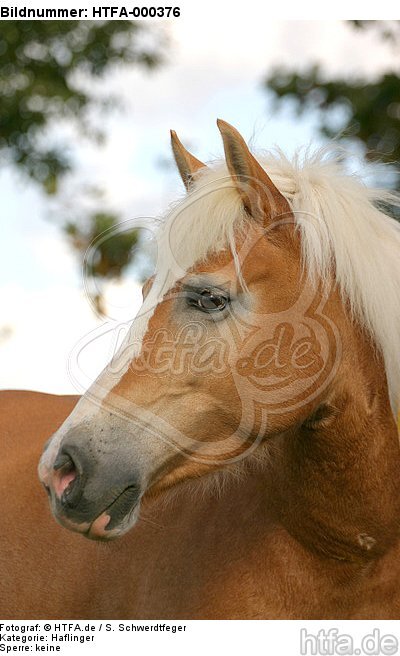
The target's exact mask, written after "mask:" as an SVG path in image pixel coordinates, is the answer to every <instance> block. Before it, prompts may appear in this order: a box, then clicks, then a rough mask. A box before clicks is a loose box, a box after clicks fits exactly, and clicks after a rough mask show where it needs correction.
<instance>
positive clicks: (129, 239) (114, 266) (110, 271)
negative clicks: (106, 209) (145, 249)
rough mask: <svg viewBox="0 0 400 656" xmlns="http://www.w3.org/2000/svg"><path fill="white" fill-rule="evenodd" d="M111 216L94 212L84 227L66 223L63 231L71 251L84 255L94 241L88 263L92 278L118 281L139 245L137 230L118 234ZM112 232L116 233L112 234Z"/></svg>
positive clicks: (114, 220) (114, 219) (113, 216)
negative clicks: (93, 247) (71, 245)
mask: <svg viewBox="0 0 400 656" xmlns="http://www.w3.org/2000/svg"><path fill="white" fill-rule="evenodd" d="M116 225H117V224H116V217H115V215H113V214H105V213H102V212H100V213H96V214H94V215H93V216H92V220H91V222H90V224H89V226H87V227H86V229H85V228H82V227H79V226H77V224H76V223H67V225H66V227H65V230H66V233H67V235H68V237H69V240H70V241H71V243H72V244H73V246H74V248H75V249H76V250H78V251H79V252H83V253H85V252H86V250H87V249H88V248H89V246H90V245H91V244H93V243H94V242H95V251H94V258H93V259H91V261H90V262H89V271H88V273H89V275H90V276H93V277H95V278H119V277H120V276H121V274H122V272H123V271H124V269H125V267H126V266H128V264H130V263H131V262H132V258H133V256H134V247H135V246H136V245H137V243H138V239H139V237H138V232H137V230H129V231H124V232H118V231H115V230H114V229H115V228H116ZM114 232H115V234H113V233H114Z"/></svg>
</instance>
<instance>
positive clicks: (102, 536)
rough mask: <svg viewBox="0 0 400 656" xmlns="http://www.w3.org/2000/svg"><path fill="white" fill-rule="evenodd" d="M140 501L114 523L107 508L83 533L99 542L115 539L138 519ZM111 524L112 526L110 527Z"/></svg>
mask: <svg viewBox="0 0 400 656" xmlns="http://www.w3.org/2000/svg"><path fill="white" fill-rule="evenodd" d="M139 513H140V502H139V503H137V504H136V505H135V506H134V507H133V508H132V510H131V511H130V512H128V513H127V514H126V515H125V517H123V518H122V520H120V521H119V522H118V524H115V520H113V518H112V515H110V514H109V510H107V511H105V512H104V513H102V514H101V515H99V517H97V518H96V519H95V520H94V521H93V522H92V524H91V525H90V527H89V529H88V530H86V531H84V532H83V535H84V536H85V537H86V538H89V540H96V541H101V542H108V541H110V540H116V539H117V538H119V537H121V536H122V535H125V533H127V532H128V531H130V529H131V528H133V526H134V525H135V524H136V522H137V521H138V519H139ZM110 525H112V527H110Z"/></svg>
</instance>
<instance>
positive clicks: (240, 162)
mask: <svg viewBox="0 0 400 656" xmlns="http://www.w3.org/2000/svg"><path fill="white" fill-rule="evenodd" d="M217 124H218V128H219V130H220V132H221V135H222V140H223V143H224V150H225V159H226V163H227V165H228V169H229V172H230V174H231V176H232V179H233V181H234V183H235V185H236V187H237V189H238V191H239V193H240V195H241V197H242V200H243V204H244V207H245V209H246V211H247V212H248V213H249V214H251V215H252V216H255V217H258V216H259V214H260V213H261V216H262V217H263V219H264V220H265V217H268V218H269V219H271V218H274V217H277V216H281V215H283V214H288V213H291V210H290V206H289V203H288V202H287V200H286V198H285V197H284V196H283V195H282V194H281V192H280V191H279V189H277V188H276V187H275V185H274V183H273V182H272V180H271V178H270V177H269V176H268V175H267V173H266V172H265V171H264V169H263V168H262V166H261V165H260V164H259V163H258V162H257V160H256V158H255V157H253V155H252V154H251V152H250V150H249V148H248V146H247V144H246V142H245V140H244V139H243V137H242V136H241V135H240V134H239V132H238V131H237V130H236V129H235V128H234V127H232V125H229V123H226V121H222V120H221V119H218V121H217Z"/></svg>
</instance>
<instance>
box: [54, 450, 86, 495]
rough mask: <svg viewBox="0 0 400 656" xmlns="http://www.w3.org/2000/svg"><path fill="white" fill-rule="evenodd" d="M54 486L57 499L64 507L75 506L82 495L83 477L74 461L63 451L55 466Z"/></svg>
mask: <svg viewBox="0 0 400 656" xmlns="http://www.w3.org/2000/svg"><path fill="white" fill-rule="evenodd" d="M53 470H54V475H53V485H54V491H55V493H56V495H57V497H58V498H59V499H60V501H61V503H62V505H64V506H70V507H71V506H74V505H75V504H76V503H78V501H79V499H80V497H81V495H82V487H83V486H82V477H81V475H80V473H79V471H78V469H77V467H76V466H75V462H74V460H73V459H72V458H71V456H70V455H69V454H68V453H66V452H65V451H61V452H60V453H59V454H58V456H57V458H56V460H55V462H54V465H53Z"/></svg>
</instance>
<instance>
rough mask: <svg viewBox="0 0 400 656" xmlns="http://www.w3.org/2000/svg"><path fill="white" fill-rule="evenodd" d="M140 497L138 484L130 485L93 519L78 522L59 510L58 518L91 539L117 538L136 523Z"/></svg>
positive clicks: (66, 526)
mask: <svg viewBox="0 0 400 656" xmlns="http://www.w3.org/2000/svg"><path fill="white" fill-rule="evenodd" d="M140 498H141V493H140V490H139V488H138V487H137V486H136V485H130V486H128V487H127V488H125V489H124V490H123V491H122V492H120V493H119V494H118V495H117V496H116V497H115V498H114V500H113V501H112V502H111V503H110V504H109V505H108V506H106V508H105V509H104V510H103V511H102V512H101V513H100V514H98V515H97V516H96V517H95V519H94V520H92V521H89V522H87V521H84V522H80V521H77V522H76V521H74V520H73V518H72V517H68V516H65V515H64V514H63V513H62V512H61V513H60V512H57V513H56V518H57V520H58V521H59V523H60V524H61V525H62V526H64V528H68V529H69V530H72V531H74V532H76V533H80V534H81V535H83V536H84V537H86V538H89V539H90V540H97V541H109V540H115V539H116V538H118V537H120V536H121V535H123V534H124V533H126V532H127V531H128V530H129V529H130V528H132V526H133V525H134V524H135V523H136V521H137V519H138V515H139V507H140Z"/></svg>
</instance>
